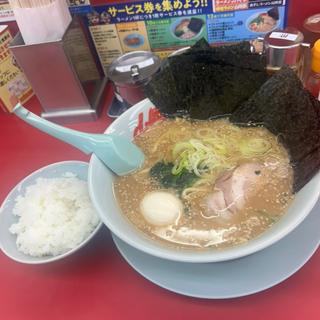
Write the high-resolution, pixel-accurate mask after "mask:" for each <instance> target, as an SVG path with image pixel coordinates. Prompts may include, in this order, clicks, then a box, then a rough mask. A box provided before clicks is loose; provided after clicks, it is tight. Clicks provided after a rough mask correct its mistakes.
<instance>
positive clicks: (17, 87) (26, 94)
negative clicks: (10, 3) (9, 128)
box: [0, 26, 33, 111]
mask: <svg viewBox="0 0 320 320" xmlns="http://www.w3.org/2000/svg"><path fill="white" fill-rule="evenodd" d="M11 40H12V37H11V34H10V32H9V31H8V28H7V27H6V26H0V108H2V109H3V110H8V111H11V110H12V109H13V107H14V106H15V104H16V103H17V102H18V100H19V101H21V102H22V103H23V102H25V101H27V100H28V99H29V98H30V97H31V96H32V95H33V92H32V89H31V87H30V84H29V82H28V81H27V79H26V78H25V76H24V74H23V73H22V71H21V69H20V68H19V66H18V65H17V63H16V61H15V59H14V58H13V56H12V55H11V53H10V51H9V49H8V46H9V43H10V41H11Z"/></svg>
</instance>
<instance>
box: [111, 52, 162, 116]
mask: <svg viewBox="0 0 320 320" xmlns="http://www.w3.org/2000/svg"><path fill="white" fill-rule="evenodd" d="M160 65H161V61H160V58H159V57H158V56H156V55H155V54H153V53H152V52H149V51H133V52H130V53H126V54H124V55H122V56H120V57H119V58H117V59H116V60H114V61H113V62H112V64H111V65H110V67H109V69H108V77H109V79H110V80H111V81H112V83H113V87H114V92H115V101H114V103H113V105H112V106H111V108H110V109H111V110H109V115H110V116H118V115H120V114H121V113H122V112H123V111H125V110H126V109H128V108H129V107H131V106H132V105H134V104H136V103H138V102H139V101H141V100H143V99H144V98H145V94H144V92H143V87H144V86H145V85H146V84H147V83H148V82H149V81H150V80H151V79H152V77H153V76H154V75H155V74H156V73H157V72H158V70H159V69H160Z"/></svg>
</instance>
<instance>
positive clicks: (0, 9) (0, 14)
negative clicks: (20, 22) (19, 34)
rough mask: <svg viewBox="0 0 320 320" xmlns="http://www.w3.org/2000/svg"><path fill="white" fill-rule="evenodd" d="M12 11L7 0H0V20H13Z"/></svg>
mask: <svg viewBox="0 0 320 320" xmlns="http://www.w3.org/2000/svg"><path fill="white" fill-rule="evenodd" d="M14 20H15V18H14V15H13V11H12V9H11V7H10V5H9V2H8V1H7V0H0V22H8V21H14Z"/></svg>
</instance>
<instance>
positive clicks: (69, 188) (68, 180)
mask: <svg viewBox="0 0 320 320" xmlns="http://www.w3.org/2000/svg"><path fill="white" fill-rule="evenodd" d="M13 214H14V215H16V216H18V217H19V221H18V222H17V223H14V224H12V225H11V227H10V228H9V231H10V232H11V233H13V234H16V235H17V239H16V244H17V248H18V250H19V251H20V252H23V253H24V254H27V255H30V256H34V257H41V256H56V255H60V254H63V253H65V252H67V251H69V250H71V249H73V248H75V247H76V246H77V245H79V244H80V243H81V242H82V241H83V240H85V239H86V238H87V237H88V236H89V235H90V234H91V233H92V232H93V230H94V229H95V228H96V226H97V225H98V223H99V222H100V221H99V218H98V216H97V214H96V212H95V210H94V208H93V205H92V203H91V200H90V197H89V193H88V187H87V183H86V181H83V180H80V179H79V178H77V177H76V176H75V175H74V174H72V173H67V174H65V175H64V176H63V177H60V178H38V179H37V180H36V183H35V184H33V185H30V186H29V187H27V188H26V192H25V195H23V196H22V195H20V196H18V197H17V198H16V199H15V206H14V208H13Z"/></svg>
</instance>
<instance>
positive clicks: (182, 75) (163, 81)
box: [145, 39, 268, 119]
mask: <svg viewBox="0 0 320 320" xmlns="http://www.w3.org/2000/svg"><path fill="white" fill-rule="evenodd" d="M265 65H266V60H265V56H264V55H256V54H253V53H251V50H250V44H249V42H241V43H239V44H236V45H226V46H221V47H214V48H211V47H210V46H209V45H208V43H207V42H206V41H205V40H203V39H201V40H199V41H198V42H197V43H196V44H195V45H194V46H193V47H192V48H191V49H190V50H188V51H186V52H185V53H183V54H180V55H176V56H171V57H169V58H168V59H167V60H166V61H165V63H164V65H163V67H162V70H161V72H160V75H157V76H156V77H154V79H152V80H151V81H150V82H149V83H148V84H147V85H146V86H145V94H146V96H147V97H148V98H149V99H150V100H151V101H152V102H153V103H154V105H155V106H156V107H157V108H158V109H159V110H160V112H161V113H162V114H164V115H166V116H177V115H190V116H191V117H193V118H195V119H206V118H207V117H215V116H218V115H221V114H224V115H225V114H229V113H230V112H232V111H233V110H234V108H235V107H236V106H238V105H239V104H241V103H242V102H243V101H245V100H246V99H248V98H249V97H250V96H251V95H252V94H253V92H255V90H257V89H258V88H259V87H260V86H261V85H262V84H263V83H264V82H265V81H266V80H267V79H268V75H267V73H266V71H265ZM168 69H169V70H168Z"/></svg>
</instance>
